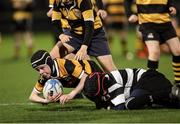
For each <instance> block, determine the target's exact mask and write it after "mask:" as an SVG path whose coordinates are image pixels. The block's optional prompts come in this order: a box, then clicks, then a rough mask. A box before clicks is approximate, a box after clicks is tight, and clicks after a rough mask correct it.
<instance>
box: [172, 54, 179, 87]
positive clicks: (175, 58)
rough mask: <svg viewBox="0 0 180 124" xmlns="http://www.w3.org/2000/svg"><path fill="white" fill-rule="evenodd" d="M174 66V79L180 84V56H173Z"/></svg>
mask: <svg viewBox="0 0 180 124" xmlns="http://www.w3.org/2000/svg"><path fill="white" fill-rule="evenodd" d="M172 66H173V71H174V81H175V83H179V84H180V56H173V60H172Z"/></svg>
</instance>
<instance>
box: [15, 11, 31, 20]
mask: <svg viewBox="0 0 180 124" xmlns="http://www.w3.org/2000/svg"><path fill="white" fill-rule="evenodd" d="M31 18H32V13H30V12H24V11H17V12H15V13H14V14H13V19H14V20H23V19H31Z"/></svg>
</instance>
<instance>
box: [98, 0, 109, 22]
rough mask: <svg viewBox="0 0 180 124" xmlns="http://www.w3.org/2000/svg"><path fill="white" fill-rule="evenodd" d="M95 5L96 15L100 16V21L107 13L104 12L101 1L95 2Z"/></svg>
mask: <svg viewBox="0 0 180 124" xmlns="http://www.w3.org/2000/svg"><path fill="white" fill-rule="evenodd" d="M96 4H97V7H98V11H97V15H98V16H100V17H101V18H102V19H104V18H106V17H107V12H106V10H105V7H104V4H103V2H102V0H96Z"/></svg>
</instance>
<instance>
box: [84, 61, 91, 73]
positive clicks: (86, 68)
mask: <svg viewBox="0 0 180 124" xmlns="http://www.w3.org/2000/svg"><path fill="white" fill-rule="evenodd" d="M83 63H84V64H85V72H86V73H87V74H91V73H92V69H91V66H90V64H89V62H88V61H87V60H83Z"/></svg>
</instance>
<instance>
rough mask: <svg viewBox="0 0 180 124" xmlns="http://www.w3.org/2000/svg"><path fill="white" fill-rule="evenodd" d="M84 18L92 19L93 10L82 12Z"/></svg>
mask: <svg viewBox="0 0 180 124" xmlns="http://www.w3.org/2000/svg"><path fill="white" fill-rule="evenodd" d="M82 15H83V18H84V20H92V19H93V20H94V15H93V10H86V11H84V12H83V13H82Z"/></svg>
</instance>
